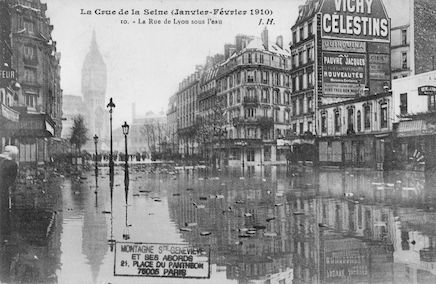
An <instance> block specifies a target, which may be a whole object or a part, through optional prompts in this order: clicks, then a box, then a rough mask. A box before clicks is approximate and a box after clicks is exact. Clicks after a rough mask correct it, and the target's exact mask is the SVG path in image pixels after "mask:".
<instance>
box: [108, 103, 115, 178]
mask: <svg viewBox="0 0 436 284" xmlns="http://www.w3.org/2000/svg"><path fill="white" fill-rule="evenodd" d="M106 107H108V108H109V121H110V140H111V141H110V153H109V175H110V176H111V178H112V177H113V174H114V157H113V141H112V112H113V109H114V108H115V104H114V102H113V101H112V98H110V99H109V103H108V104H107V106H106Z"/></svg>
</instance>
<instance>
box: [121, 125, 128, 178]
mask: <svg viewBox="0 0 436 284" xmlns="http://www.w3.org/2000/svg"><path fill="white" fill-rule="evenodd" d="M121 127H122V129H123V134H124V150H125V154H124V162H125V165H124V178H125V179H126V180H127V179H128V164H127V161H128V155H127V135H128V134H129V128H130V126H129V125H128V124H127V122H125V121H124V124H123V125H121Z"/></svg>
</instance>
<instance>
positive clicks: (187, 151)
mask: <svg viewBox="0 0 436 284" xmlns="http://www.w3.org/2000/svg"><path fill="white" fill-rule="evenodd" d="M200 76H201V66H197V68H196V71H195V72H194V73H192V74H191V75H189V76H188V77H187V78H185V79H184V80H183V81H182V82H181V83H180V84H179V89H178V91H177V93H176V96H177V125H178V128H177V136H178V143H179V153H180V154H182V155H184V156H186V155H192V154H198V143H197V142H196V139H195V135H194V132H195V131H194V130H195V122H196V116H197V113H198V102H197V97H198V94H199V92H200V84H199V83H200Z"/></svg>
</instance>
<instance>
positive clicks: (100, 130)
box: [82, 31, 109, 151]
mask: <svg viewBox="0 0 436 284" xmlns="http://www.w3.org/2000/svg"><path fill="white" fill-rule="evenodd" d="M106 84H107V71H106V64H105V62H104V60H103V56H102V55H101V53H100V51H99V49H98V45H97V40H96V35H95V31H94V32H93V33H92V39H91V46H90V49H89V52H88V54H87V55H86V57H85V60H84V62H83V66H82V95H83V101H84V102H85V107H86V108H85V110H86V112H85V121H86V125H87V127H88V134H89V137H90V138H91V137H93V136H94V135H97V136H98V137H99V138H100V139H99V141H100V142H99V145H100V147H103V149H107V148H108V147H107V145H109V141H108V140H109V113H108V111H107V109H106V105H107V100H106ZM91 140H92V139H90V141H89V142H88V144H87V145H86V147H85V148H86V149H88V150H92V151H93V149H94V143H93V142H92V141H91Z"/></svg>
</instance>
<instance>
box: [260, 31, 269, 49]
mask: <svg viewBox="0 0 436 284" xmlns="http://www.w3.org/2000/svg"><path fill="white" fill-rule="evenodd" d="M261 38H262V43H263V46H264V47H265V50H268V30H267V29H266V28H265V29H264V30H263V31H262V35H261Z"/></svg>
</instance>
